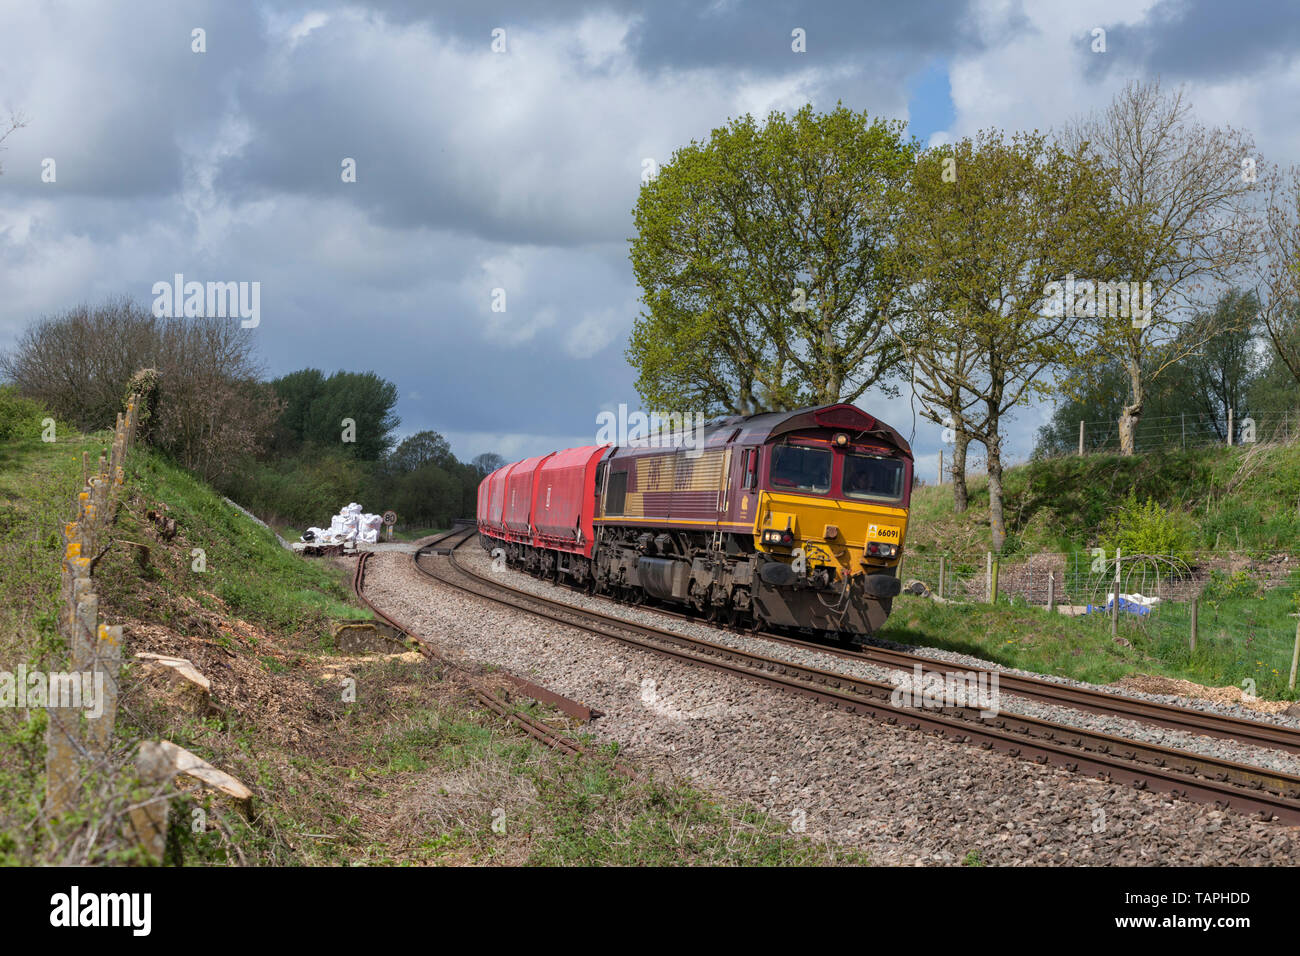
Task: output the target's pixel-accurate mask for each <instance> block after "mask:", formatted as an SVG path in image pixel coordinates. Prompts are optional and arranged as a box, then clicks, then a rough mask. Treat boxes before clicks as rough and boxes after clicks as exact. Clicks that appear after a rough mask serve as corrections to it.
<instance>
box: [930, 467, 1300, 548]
mask: <svg viewBox="0 0 1300 956" xmlns="http://www.w3.org/2000/svg"><path fill="white" fill-rule="evenodd" d="M1243 466H1245V467H1244V468H1243ZM1239 472H1240V473H1239ZM1003 483H1004V487H1005V495H1004V498H1005V517H1006V523H1007V545H1006V547H1005V548H1004V549H1003V553H1004V554H1008V555H1011V554H1017V553H1021V552H1031V551H1055V552H1069V551H1074V550H1077V549H1080V548H1089V547H1092V546H1094V545H1096V544H1097V543H1098V541H1099V538H1100V536H1101V534H1102V533H1103V531H1104V529H1105V526H1106V523H1107V521H1108V519H1109V518H1110V516H1111V515H1112V514H1113V513H1114V511H1115V510H1116V508H1117V507H1118V506H1119V504H1120V503H1121V502H1122V500H1123V499H1124V498H1125V497H1126V496H1127V495H1128V493H1129V492H1130V490H1131V491H1132V492H1133V493H1134V494H1135V495H1136V497H1137V498H1138V499H1139V500H1145V499H1146V498H1147V497H1151V498H1153V499H1155V500H1156V501H1157V502H1159V503H1160V504H1161V505H1163V506H1164V507H1165V508H1168V509H1170V510H1171V511H1173V512H1175V514H1176V515H1178V516H1179V517H1180V519H1181V520H1182V521H1183V522H1185V523H1186V526H1187V528H1188V530H1189V532H1190V534H1191V543H1192V546H1193V547H1194V548H1195V549H1197V550H1203V549H1210V548H1214V547H1223V548H1227V547H1232V548H1236V549H1238V550H1245V551H1294V550H1296V548H1297V542H1300V446H1297V445H1292V446H1267V447H1265V446H1259V447H1256V446H1244V447H1236V448H1226V447H1213V448H1198V449H1195V450H1192V451H1185V452H1184V451H1166V452H1153V453H1150V454H1145V455H1135V456H1132V457H1127V458H1125V457H1122V456H1119V455H1088V456H1085V457H1082V458H1078V457H1073V458H1053V459H1047V460H1044V461H1033V462H1029V463H1028V464H1025V465H1020V466H1017V467H1015V468H1011V469H1008V470H1007V472H1006V473H1005V475H1004V476H1003ZM969 487H970V507H969V509H968V510H967V512H966V513H965V514H964V515H956V514H954V513H953V509H952V485H951V483H949V484H946V485H937V486H936V485H931V486H928V487H923V488H918V489H917V491H916V493H915V494H914V495H913V496H912V517H911V524H910V526H909V528H908V532H907V547H908V550H909V551H910V552H912V553H915V554H926V553H931V552H933V553H938V552H941V551H948V552H952V551H960V552H965V553H971V554H975V553H979V554H982V553H983V552H984V551H985V550H987V549H988V548H989V547H990V546H991V539H990V534H989V498H988V479H987V478H986V477H984V476H975V477H972V478H971V479H970V481H969Z"/></svg>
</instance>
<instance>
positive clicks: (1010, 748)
mask: <svg viewBox="0 0 1300 956" xmlns="http://www.w3.org/2000/svg"><path fill="white" fill-rule="evenodd" d="M474 535H475V531H474V529H472V528H471V529H465V530H463V531H461V532H455V533H453V535H450V536H447V538H444V539H440V542H439V543H440V544H442V546H441V547H438V549H437V550H438V551H439V552H441V556H442V557H444V558H445V560H441V561H435V560H431V557H430V555H429V553H428V552H429V551H430V546H429V545H426V546H425V547H423V548H421V549H420V550H419V551H418V552H417V553H416V555H415V566H416V567H417V568H418V569H419V570H420V571H421V572H423V573H424V574H426V575H428V576H429V577H431V578H434V579H436V580H438V581H440V582H442V583H443V584H445V585H447V586H450V587H453V588H457V589H459V590H461V591H463V592H466V593H469V594H474V595H477V596H478V597H480V598H482V599H485V600H489V601H493V602H495V603H498V604H502V605H506V606H509V607H511V608H514V609H516V610H523V611H526V612H528V613H530V614H533V615H535V616H537V617H541V618H544V619H547V620H550V621H553V622H554V623H557V624H562V625H565V626H569V627H576V628H579V629H581V630H584V631H587V632H589V633H592V634H596V635H599V636H601V637H603V638H607V639H612V640H616V641H619V642H620V643H623V644H626V645H629V646H634V647H639V648H641V649H643V650H646V651H649V652H651V653H655V654H659V655H664V656H668V657H670V658H672V659H675V660H678V661H681V662H682V663H686V664H691V665H695V666H703V667H708V668H711V669H714V670H718V671H722V672H725V673H731V674H733V675H735V676H739V677H742V678H745V679H747V680H751V681H757V682H761V683H765V684H768V685H770V686H775V687H778V688H780V689H782V690H784V691H787V692H790V693H793V694H797V695H801V696H806V697H812V698H814V699H817V700H820V701H822V702H824V703H827V704H829V705H831V706H833V707H836V708H838V709H842V710H844V711H846V712H849V713H855V714H862V715H865V716H871V717H875V718H877V719H880V720H884V721H886V722H887V723H891V724H902V725H904V726H907V727H910V728H913V729H919V730H925V731H928V732H932V733H938V734H942V735H944V736H945V737H948V738H949V739H953V740H957V741H961V742H965V743H973V744H978V745H979V746H981V747H983V748H985V749H996V750H999V751H1003V752H1006V753H1009V754H1011V755H1013V756H1017V757H1021V758H1023V759H1031V760H1034V761H1036V762H1039V763H1048V764H1053V765H1056V766H1061V767H1064V768H1066V769H1068V770H1071V771H1074V772H1081V773H1089V774H1093V775H1096V776H1099V777H1102V778H1104V779H1107V780H1110V781H1113V782H1121V783H1129V784H1132V785H1133V786H1135V787H1137V788H1139V789H1152V790H1159V791H1162V792H1167V793H1171V794H1174V795H1177V796H1182V797H1186V798H1189V799H1193V800H1198V801H1200V802H1205V803H1212V804H1215V805H1217V806H1220V807H1222V808H1229V809H1233V810H1236V811H1238V812H1242V813H1247V814H1258V815H1260V816H1261V817H1263V818H1264V819H1275V820H1279V821H1282V822H1285V823H1288V824H1291V825H1296V824H1300V777H1297V776H1294V775H1290V774H1285V773H1280V772H1274V771H1268V770H1264V769H1261V768H1259V767H1254V766H1250V765H1247V764H1241V763H1237V762H1234V761H1229V760H1224V759H1222V758H1217V757H1210V756H1205V755H1201V754H1194V753H1189V752H1186V751H1181V750H1177V749H1174V748H1170V747H1164V746H1161V745H1157V744H1150V743H1146V742H1143V741H1136V740H1131V739H1129V738H1125V737H1118V736H1114V735H1110V734H1105V733H1101V732H1098V731H1091V730H1085V729H1082V728H1078V727H1072V726H1069V725H1066V724H1060V723H1056V722H1053V721H1047V720H1041V719H1038V718H1034V717H1029V716H1026V715H1021V714H1015V713H1008V712H1005V711H1003V712H999V713H997V714H996V715H994V716H988V717H982V716H981V715H980V712H979V710H978V708H976V707H966V706H945V707H938V708H923V707H909V706H895V705H894V704H893V703H891V696H892V695H893V694H894V691H895V685H894V684H892V683H885V682H881V681H875V680H868V679H865V678H860V677H855V676H852V675H848V674H845V673H841V672H836V671H828V670H822V669H819V668H815V667H811V666H807V665H802V664H797V663H794V662H792V661H788V660H780V659H777V658H773V657H768V656H765V655H761V654H756V653H752V652H748V651H743V650H740V649H738V648H735V647H731V646H729V645H724V644H717V643H714V642H711V641H707V640H704V639H701V638H695V637H690V636H687V635H684V634H679V633H677V632H674V631H669V630H666V629H664V628H660V627H655V626H652V625H647V624H639V623H634V622H631V621H627V620H625V619H623V618H621V617H616V616H611V615H606V614H602V613H600V612H597V611H592V610H588V609H585V608H576V607H574V606H572V605H570V604H567V603H565V602H563V601H559V600H555V599H552V598H547V597H542V596H539V595H536V594H533V593H531V592H529V591H524V590H522V589H520V588H516V587H513V586H511V585H509V584H506V583H504V582H502V581H498V580H493V578H492V576H487V575H483V574H480V573H479V572H477V571H475V570H473V569H470V568H467V567H465V566H464V565H463V564H462V563H461V562H459V561H458V560H457V557H456V550H457V549H458V548H460V547H461V546H463V545H464V544H465V543H466V542H467V541H469V540H470V538H472V537H474ZM443 542H446V543H445V544H444V543H443ZM759 636H763V637H767V636H768V635H767V634H762V635H759ZM783 639H785V640H787V641H789V642H792V643H807V644H808V646H810V647H814V648H817V649H819V650H825V649H826V648H825V647H824V646H822V645H818V644H813V643H811V642H798V641H795V640H794V639H789V638H783ZM840 650H841V652H842V653H843V654H844V656H846V657H853V658H856V659H859V660H872V659H873V658H872V656H871V653H870V652H872V651H880V652H881V657H879V658H874V659H876V660H886V659H887V660H889V661H890V664H889V666H893V667H899V666H903V664H902V663H900V662H903V661H906V663H907V665H908V666H911V665H912V664H914V663H921V664H922V665H923V666H926V667H928V668H930V669H932V670H934V669H941V668H942V667H943V665H942V662H936V661H934V660H932V659H929V658H923V657H920V656H917V655H907V654H904V653H903V652H895V651H886V650H885V649H883V648H873V649H869V652H868V653H858V652H850V651H843V650H842V649H840ZM936 665H937V667H936ZM949 666H950V667H952V668H953V669H958V668H956V667H955V665H949ZM959 670H960V671H961V672H965V671H967V670H971V668H965V667H962V668H960V669H959ZM999 678H1000V681H1001V682H1002V683H1003V684H1006V683H1008V682H1007V676H1006V675H1003V674H1002V672H999ZM1042 683H1043V684H1046V685H1048V686H1047V687H1046V688H1038V687H1037V686H1036V684H1035V683H1031V682H1027V683H1026V684H1024V685H1022V686H1025V687H1027V688H1032V689H1033V690H1034V691H1035V692H1036V693H1038V694H1041V695H1044V696H1045V695H1048V694H1051V693H1052V692H1054V691H1055V690H1056V689H1058V688H1059V689H1061V690H1063V691H1074V692H1079V691H1081V690H1082V689H1080V688H1068V687H1063V686H1062V685H1055V684H1052V682H1050V681H1044V682H1042ZM1016 692H1017V693H1019V692H1020V691H1019V690H1017V691H1016ZM1098 697H1100V698H1103V699H1096V698H1094V697H1092V696H1091V695H1088V694H1086V693H1076V694H1065V695H1056V696H1053V698H1052V699H1053V701H1054V702H1057V703H1065V702H1066V701H1067V699H1068V700H1072V701H1078V702H1077V703H1073V702H1071V703H1068V704H1067V706H1072V707H1076V708H1079V707H1082V706H1083V705H1085V704H1086V705H1087V706H1086V707H1083V709H1088V710H1093V711H1094V712H1097V713H1104V714H1106V715H1108V716H1126V717H1131V718H1132V719H1146V720H1153V719H1154V718H1159V721H1166V722H1174V721H1176V722H1177V723H1176V724H1173V725H1175V726H1178V727H1179V728H1180V729H1192V728H1195V729H1194V731H1193V732H1198V733H1203V732H1207V730H1206V729H1205V728H1206V727H1210V728H1212V729H1213V730H1214V731H1215V732H1216V735H1219V736H1226V735H1228V734H1229V730H1230V728H1231V727H1232V726H1233V725H1234V724H1233V721H1234V719H1233V718H1223V717H1221V716H1220V715H1209V714H1204V713H1202V712H1200V711H1185V710H1181V709H1179V708H1172V707H1169V706H1168V705H1150V707H1149V709H1148V707H1147V706H1142V707H1139V708H1134V707H1129V706H1127V705H1130V704H1141V705H1148V704H1149V702H1145V701H1133V700H1132V699H1130V698H1117V697H1115V696H1113V695H1108V694H1098ZM1040 699H1042V698H1040ZM1107 705H1117V706H1107ZM1139 711H1141V712H1143V713H1144V714H1149V715H1151V716H1142V717H1137V716H1134V715H1135V714H1137V713H1138V712H1139ZM1203 718H1209V719H1208V720H1203ZM1159 721H1156V722H1159ZM1241 723H1244V724H1247V725H1250V726H1249V727H1248V728H1247V729H1248V730H1250V731H1251V732H1253V733H1255V734H1256V739H1271V736H1270V735H1269V734H1267V733H1264V731H1271V730H1274V729H1279V730H1285V729H1286V728H1272V727H1268V726H1267V725H1261V724H1256V723H1253V722H1251V721H1242V722H1241ZM1166 725H1170V724H1166ZM1233 739H1241V737H1238V736H1234V737H1233ZM1263 745H1264V746H1279V744H1277V743H1272V742H1270V743H1267V744H1263Z"/></svg>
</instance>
